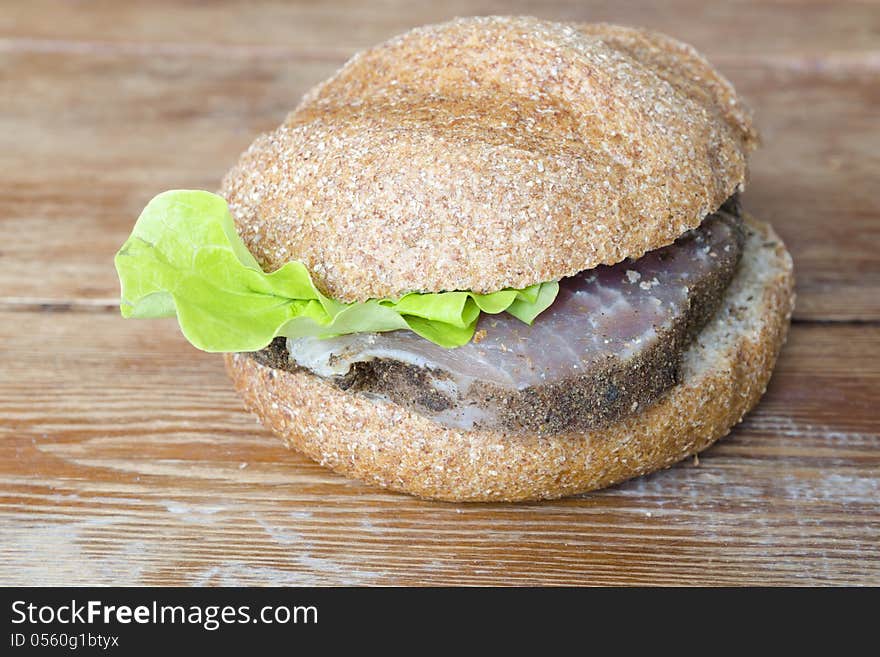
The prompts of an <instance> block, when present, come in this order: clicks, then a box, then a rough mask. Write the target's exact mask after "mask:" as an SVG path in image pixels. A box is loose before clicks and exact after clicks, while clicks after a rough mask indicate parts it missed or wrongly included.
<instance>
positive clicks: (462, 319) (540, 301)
mask: <svg viewBox="0 0 880 657" xmlns="http://www.w3.org/2000/svg"><path fill="white" fill-rule="evenodd" d="M115 263H116V271H117V272H118V274H119V281H120V283H121V288H122V294H121V296H122V300H121V302H120V310H121V311H122V316H123V317H137V318H152V317H174V316H175V315H176V316H177V320H178V322H179V324H180V328H181V330H182V331H183V334H184V336H186V339H187V340H189V341H190V342H191V343H192V344H193V345H194V346H196V347H198V348H199V349H202V350H204V351H212V352H224V351H256V350H258V349H262V348H263V347H265V346H266V345H268V344H269V342H271V341H272V339H273V338H275V337H278V336H284V337H290V338H296V337H304V336H317V337H331V336H334V335H342V334H344V333H360V332H368V331H393V330H396V329H409V330H411V331H414V332H416V333H417V334H419V335H420V336H422V337H423V338H426V339H427V340H431V341H432V342H435V343H437V344H439V345H441V346H443V347H458V346H461V345H463V344H465V343H467V342H468V341H470V339H471V338H472V337H473V334H474V330H475V329H476V324H477V320H478V319H479V316H480V313H481V312H485V313H491V314H496V313H500V312H504V311H507V312H509V313H510V314H512V315H514V316H515V317H517V318H518V319H520V320H522V321H523V322H526V323H528V324H531V323H532V321H534V319H535V317H537V316H538V315H539V314H540V313H541V312H543V311H544V310H546V309H547V307H548V306H549V305H550V304H551V303H553V300H554V299H555V298H556V294H557V292H558V290H559V286H558V284H557V283H555V282H550V283H541V284H538V285H532V286H531V287H528V288H525V289H523V290H512V289H507V290H501V291H499V292H494V293H492V294H474V293H472V292H441V293H436V294H417V293H413V294H407V295H405V296H403V297H401V298H400V299H374V300H370V301H366V302H364V303H350V304H345V303H340V302H338V301H335V300H333V299H331V298H329V297H326V296H324V295H323V294H321V292H320V291H319V290H318V289H317V288H316V287H315V285H314V283H313V282H312V278H311V276H310V275H309V272H308V270H307V269H306V267H305V265H303V264H302V263H301V262H295V261H294V262H289V263H287V264H286V265H284V266H283V267H281V268H280V269H278V270H276V271H274V272H272V273H270V274H267V273H265V272H264V271H262V269H260V266H259V264H258V263H257V261H256V260H255V259H254V257H253V255H251V253H250V252H249V251H248V250H247V247H246V246H245V244H244V242H242V240H241V238H240V237H239V235H238V233H237V232H236V230H235V225H234V223H233V221H232V216H231V215H230V214H229V209H228V207H227V205H226V201H225V200H223V198H221V197H220V196H217V195H215V194H211V193H209V192H203V191H191V190H177V191H170V192H165V193H163V194H159V195H158V196H157V197H155V198H154V199H153V200H152V201H150V203H149V204H148V205H147V207H146V208H145V209H144V211H143V212H142V213H141V216H140V217H139V218H138V220H137V223H135V226H134V229H133V231H132V233H131V236H130V237H129V238H128V240H126V242H125V244H123V245H122V248H121V249H119V252H118V253H117V254H116V258H115Z"/></svg>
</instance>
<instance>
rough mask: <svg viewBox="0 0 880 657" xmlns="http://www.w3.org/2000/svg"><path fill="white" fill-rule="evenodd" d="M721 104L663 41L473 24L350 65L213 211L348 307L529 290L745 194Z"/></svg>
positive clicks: (741, 165) (413, 36)
mask: <svg viewBox="0 0 880 657" xmlns="http://www.w3.org/2000/svg"><path fill="white" fill-rule="evenodd" d="M756 140H757V135H756V133H755V130H754V128H753V127H752V123H751V117H750V114H749V112H748V110H747V109H746V108H745V106H744V105H743V103H742V102H741V100H740V99H739V98H738V97H737V96H736V93H735V91H734V89H733V87H732V86H731V85H730V83H729V82H727V81H726V80H725V79H724V78H723V77H721V76H720V75H719V74H718V73H717V72H716V71H715V70H714V69H713V68H712V67H711V65H709V64H708V63H707V62H706V60H705V59H703V58H702V57H701V56H700V55H699V54H697V52H696V51H695V50H694V49H693V48H691V47H690V46H687V45H685V44H682V43H680V42H678V41H676V40H674V39H672V38H670V37H666V36H663V35H660V34H656V33H652V32H647V31H644V30H636V29H631V28H625V27H617V26H612V25H604V24H597V25H574V24H561V23H551V22H546V21H540V20H537V19H534V18H522V17H519V18H516V17H485V18H468V19H458V20H455V21H452V22H450V23H444V24H441V25H434V26H427V27H422V28H418V29H415V30H412V31H410V32H408V33H406V34H403V35H401V36H399V37H396V38H394V39H391V40H390V41H388V42H386V43H384V44H382V45H380V46H377V47H375V48H372V49H370V50H367V51H365V52H362V53H359V54H357V55H355V56H354V57H353V58H352V59H351V60H350V61H349V62H348V63H347V64H346V65H345V66H344V67H343V68H342V69H341V70H340V71H339V72H337V73H336V74H335V75H334V76H333V77H331V78H330V79H329V80H327V81H326V82H324V83H322V84H320V85H318V86H317V87H316V88H315V89H313V90H312V91H310V92H309V93H308V94H307V95H306V97H305V98H304V100H303V102H302V103H301V104H300V105H299V106H298V107H297V109H296V110H294V111H293V112H292V113H291V114H290V115H289V117H288V118H287V120H286V121H285V123H284V124H283V125H282V126H281V127H279V128H278V129H277V130H275V131H274V132H272V133H270V134H267V135H263V136H261V137H259V138H258V139H257V140H256V141H255V142H254V143H253V144H252V145H251V147H250V148H249V149H248V150H247V151H246V152H245V153H244V154H243V155H242V157H241V159H240V161H239V162H238V164H237V165H236V166H235V167H234V168H233V169H232V170H231V171H230V172H229V173H228V174H227V176H226V177H225V179H224V182H223V185H222V193H223V194H224V196H225V197H226V198H227V200H228V201H229V205H230V209H231V211H232V214H233V217H234V218H235V221H236V226H237V228H238V230H239V232H240V233H241V235H242V238H243V239H244V241H245V243H246V244H247V246H248V248H249V249H250V250H251V252H252V253H254V255H255V256H256V257H257V259H258V260H259V261H260V264H261V265H262V266H263V267H264V268H265V269H267V270H273V269H276V268H278V267H280V266H281V265H283V264H284V263H286V262H288V261H289V260H301V261H302V262H304V263H305V264H306V266H307V267H308V268H309V271H310V272H312V274H313V277H314V279H315V282H316V284H317V285H318V287H319V288H321V289H322V291H323V292H324V293H326V294H328V295H330V296H332V297H334V298H337V299H340V300H343V301H364V300H366V299H369V298H383V297H398V296H401V295H402V294H405V293H407V292H414V291H418V292H438V291H445V290H473V291H475V292H481V293H485V292H493V291H496V290H499V289H502V288H505V287H516V288H522V287H525V286H527V285H531V284H534V283H539V282H544V281H548V280H555V279H558V278H561V277H563V276H569V275H572V274H575V273H576V272H578V271H582V270H584V269H590V268H592V267H595V266H597V265H599V264H613V263H616V262H619V261H621V260H623V259H624V258H627V257H633V258H636V257H639V256H640V255H642V254H643V253H645V252H646V251H649V250H652V249H655V248H659V247H661V246H664V245H666V244H669V243H671V242H672V241H674V240H675V238H677V237H678V236H679V235H681V234H682V233H683V232H684V231H685V230H687V229H689V228H693V227H695V226H696V225H697V224H698V223H699V222H700V221H701V220H702V219H703V217H704V216H706V214H708V213H709V212H712V211H714V210H715V209H717V208H718V207H719V206H720V205H721V204H722V203H723V202H724V201H725V200H726V199H727V198H728V197H729V196H730V195H731V194H732V193H733V192H734V191H735V190H738V189H742V187H743V186H744V184H745V181H746V156H747V154H748V152H749V151H750V150H751V149H752V148H753V147H754V145H755V143H756Z"/></svg>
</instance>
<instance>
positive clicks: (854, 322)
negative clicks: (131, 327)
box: [0, 297, 880, 326]
mask: <svg viewBox="0 0 880 657" xmlns="http://www.w3.org/2000/svg"><path fill="white" fill-rule="evenodd" d="M0 312H13V313H30V312H38V313H76V314H79V313H118V312H119V301H118V300H117V299H71V300H59V299H34V298H27V297H24V298H21V299H0ZM791 323H792V324H795V325H801V324H803V325H819V326H822V325H827V326H880V319H866V318H861V317H851V318H839V319H835V318H827V319H823V318H809V317H805V318H803V317H792V319H791Z"/></svg>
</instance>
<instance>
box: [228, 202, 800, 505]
mask: <svg viewBox="0 0 880 657" xmlns="http://www.w3.org/2000/svg"><path fill="white" fill-rule="evenodd" d="M746 219H747V226H748V237H747V240H746V248H745V251H744V254H743V259H742V262H741V265H740V269H739V272H738V273H737V276H736V278H735V279H734V281H733V283H732V284H731V286H730V288H729V289H728V292H727V294H726V296H725V300H724V304H723V306H722V308H721V309H720V310H719V311H718V313H717V314H716V315H715V317H714V318H713V319H712V320H711V321H710V322H709V324H708V325H707V326H706V328H704V329H703V331H702V332H701V333H700V334H699V336H698V337H697V339H696V340H695V342H694V344H692V345H691V347H690V348H689V349H688V351H687V352H686V353H685V355H684V361H683V369H682V381H681V383H679V384H677V385H676V386H674V387H673V388H672V389H670V390H669V392H668V393H666V395H665V396H664V397H662V398H661V399H660V400H659V401H658V402H656V403H655V404H654V405H652V406H650V407H649V408H646V409H644V410H642V411H640V412H637V413H635V414H634V415H632V416H630V417H629V418H627V419H625V420H623V421H621V422H618V423H616V424H614V425H612V426H609V427H606V428H603V429H601V430H595V431H591V432H588V433H567V434H560V435H556V436H511V435H505V434H504V433H501V432H494V431H456V430H453V429H449V428H446V427H442V426H440V425H437V424H435V423H434V422H431V421H430V420H428V419H426V418H424V417H422V416H420V415H418V414H416V413H413V412H412V411H409V410H407V409H404V408H402V407H400V406H397V405H396V404H393V403H390V402H381V401H376V400H372V399H369V398H366V397H364V396H361V395H357V394H352V393H348V392H344V391H342V390H339V389H338V388H336V387H334V386H332V385H330V384H328V383H326V382H325V381H323V380H322V379H320V378H318V377H316V376H314V375H312V374H309V373H307V372H298V373H289V372H284V371H280V370H275V369H272V368H269V367H265V366H263V365H259V364H258V363H257V362H256V361H254V360H253V359H252V358H250V357H248V356H247V355H244V354H228V355H227V356H226V365H227V370H228V372H229V374H230V376H231V377H232V379H233V381H234V383H235V387H236V389H237V390H238V391H239V393H240V394H241V395H242V396H243V398H244V401H245V404H246V406H247V407H248V408H249V409H251V410H252V411H253V412H254V413H256V415H257V416H258V417H259V418H260V420H261V422H262V423H263V424H264V425H265V426H267V427H269V428H270V429H272V431H274V432H275V433H276V434H278V435H280V436H281V437H282V438H283V439H284V441H285V442H286V443H287V445H289V446H290V447H293V448H295V449H297V450H299V451H301V452H303V453H305V454H307V455H308V456H310V457H311V458H313V459H314V460H316V461H318V462H319V463H321V464H322V465H325V466H327V467H329V468H331V469H333V470H335V471H337V472H340V473H343V474H346V475H349V476H351V477H355V478H358V479H361V480H364V481H367V482H370V483H374V484H377V485H379V486H383V487H386V488H391V489H394V490H398V491H404V492H407V493H411V494H413V495H417V496H419V497H425V498H434V499H441V500H449V501H502V500H504V501H518V500H537V499H551V498H557V497H563V496H566V495H572V494H576V493H581V492H585V491H589V490H593V489H597V488H602V487H605V486H609V485H611V484H614V483H617V482H620V481H623V480H625V479H629V478H630V477H635V476H638V475H643V474H646V473H649V472H653V471H655V470H658V469H661V468H665V467H668V466H670V465H671V464H673V463H675V462H677V461H679V460H681V459H683V458H685V457H687V456H689V455H691V454H695V453H697V452H699V451H701V450H703V449H705V448H706V447H708V446H709V445H711V444H712V443H713V442H715V441H716V440H717V439H718V438H720V437H722V436H724V435H725V434H727V433H728V432H729V431H730V429H731V428H732V427H733V426H734V425H735V424H736V423H738V422H739V421H740V420H741V419H742V418H743V416H744V415H745V413H747V412H748V411H749V410H750V409H751V408H752V407H753V406H754V405H755V404H756V403H757V401H758V399H759V398H760V397H761V395H762V394H763V393H764V390H765V389H766V386H767V383H768V381H769V379H770V375H771V372H772V370H773V366H774V364H775V361H776V357H777V355H778V353H779V350H780V348H781V346H782V344H783V342H784V341H785V337H786V334H787V330H788V326H789V320H790V317H791V312H792V309H793V307H794V275H793V271H792V262H791V257H790V256H789V254H788V252H787V251H786V249H785V247H784V246H783V244H782V242H781V241H780V240H779V238H778V237H777V236H776V234H775V233H774V232H773V230H772V229H771V228H770V226H769V225H768V224H765V223H762V222H758V221H756V220H754V219H753V218H751V217H748V216H747V217H746Z"/></svg>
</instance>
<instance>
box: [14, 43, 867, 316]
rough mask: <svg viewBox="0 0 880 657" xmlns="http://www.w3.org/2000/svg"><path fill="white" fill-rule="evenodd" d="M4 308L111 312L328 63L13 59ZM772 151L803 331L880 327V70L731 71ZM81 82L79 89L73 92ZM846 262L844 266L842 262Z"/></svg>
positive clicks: (754, 202) (763, 159)
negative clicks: (194, 192)
mask: <svg viewBox="0 0 880 657" xmlns="http://www.w3.org/2000/svg"><path fill="white" fill-rule="evenodd" d="M0 58H2V61H3V68H4V72H5V73H6V74H5V75H4V76H3V77H2V78H0V97H3V98H8V99H10V102H8V103H5V104H4V107H3V109H2V111H0V243H2V244H4V245H11V244H12V245H15V248H9V246H7V247H6V248H2V247H0V264H2V265H3V266H2V268H0V300H2V301H3V302H5V303H34V302H39V301H45V300H53V301H56V302H62V303H66V302H69V301H71V300H73V299H80V300H83V299H84V300H89V301H92V302H96V303H102V304H104V305H107V304H110V303H112V302H113V300H114V299H115V298H116V295H117V290H118V287H117V282H116V279H115V275H114V272H113V268H112V264H111V261H112V254H113V253H114V251H115V250H116V249H117V248H118V246H119V245H120V244H121V243H122V241H123V240H124V239H125V237H126V235H127V233H128V231H129V230H130V228H131V225H132V223H133V221H134V219H135V218H136V216H137V214H138V213H139V211H140V209H141V208H142V207H143V205H144V204H145V203H146V201H147V200H148V199H149V198H150V197H151V196H152V195H153V194H154V193H157V192H159V191H161V190H164V189H168V188H179V187H200V188H207V189H215V188H216V187H217V185H218V183H219V179H220V178H221V176H222V175H223V172H224V171H225V170H226V169H227V168H228V167H229V166H230V165H231V164H232V163H233V162H234V161H235V159H236V157H237V155H238V153H239V152H240V151H241V150H243V149H244V148H245V147H246V146H247V144H248V143H249V142H250V141H251V139H252V138H253V137H254V136H255V135H256V134H257V133H258V132H260V131H265V130H268V129H271V128H272V127H274V125H276V124H277V123H279V122H280V121H281V119H282V118H283V116H284V115H285V114H286V112H287V110H288V109H289V108H291V107H292V106H293V105H294V104H295V102H296V100H297V99H298V98H299V96H300V95H301V94H302V93H303V92H304V91H305V90H306V89H307V88H308V87H309V86H310V85H311V84H313V83H315V82H317V81H318V80H320V79H322V78H323V77H325V76H326V75H328V74H330V73H331V72H332V70H333V69H334V67H335V64H333V63H328V62H315V61H302V60H298V59H296V60H290V61H288V60H285V59H283V58H281V59H274V58H256V59H253V60H249V59H232V60H226V59H220V58H211V57H208V58H184V59H181V58H179V57H173V56H149V57H147V56H144V55H139V54H125V55H119V54H107V53H82V54H77V55H75V56H70V57H61V56H60V55H57V54H45V53H6V54H0ZM725 72H726V73H728V74H729V75H730V76H731V77H732V78H733V80H734V81H735V83H736V84H737V86H738V87H739V88H740V90H741V91H742V93H743V94H744V95H745V96H746V97H747V98H748V99H749V100H750V102H751V103H752V105H753V106H754V108H755V111H756V115H757V118H758V124H759V126H760V127H761V128H762V130H763V134H764V142H765V143H764V147H763V149H762V150H760V151H758V153H757V154H756V155H755V158H754V166H753V172H752V181H751V184H750V186H749V190H748V192H747V194H746V197H745V202H746V205H747V207H748V208H749V209H750V210H752V211H753V212H754V213H755V214H757V215H758V216H761V217H764V218H766V219H769V220H771V221H772V222H773V223H774V225H775V226H776V227H777V228H778V230H779V231H780V233H781V234H782V236H783V238H785V240H786V241H787V242H788V244H789V246H790V248H791V250H792V253H793V254H794V257H795V262H796V266H797V273H798V293H799V299H798V307H797V311H796V317H797V318H799V319H820V320H852V319H855V320H880V221H878V219H877V218H878V216H880V196H878V195H877V194H876V193H874V187H875V185H874V184H873V183H874V182H875V181H876V180H878V179H880V159H878V157H877V153H880V132H878V131H877V130H876V120H875V119H874V118H873V117H874V115H875V113H876V112H875V110H876V107H877V106H878V104H880V71H873V72H872V71H867V72H865V71H861V70H856V71H843V72H840V71H836V72H828V71H824V72H823V71H818V70H814V69H813V68H809V67H808V68H799V67H791V68H783V69H778V68H766V67H764V66H757V67H756V66H755V65H753V64H752V63H748V62H747V63H744V64H731V65H729V66H727V67H726V68H725ZM69 80H76V81H77V83H76V84H75V85H71V84H69V82H68V81H69ZM842 254H845V255H842Z"/></svg>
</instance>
